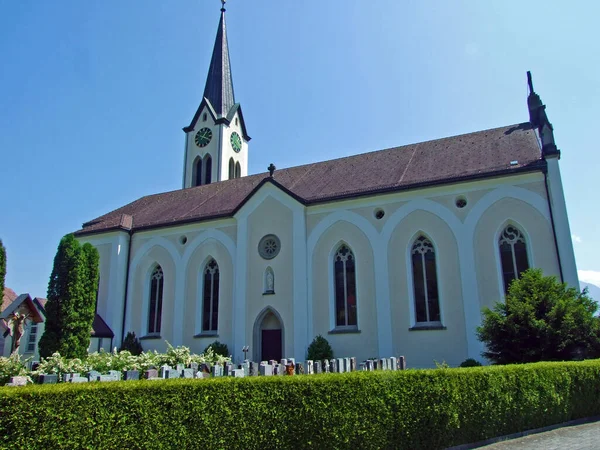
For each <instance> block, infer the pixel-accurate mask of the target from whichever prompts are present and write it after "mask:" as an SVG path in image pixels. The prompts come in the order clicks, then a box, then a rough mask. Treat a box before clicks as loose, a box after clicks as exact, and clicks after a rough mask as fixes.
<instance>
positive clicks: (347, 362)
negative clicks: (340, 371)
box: [344, 358, 352, 372]
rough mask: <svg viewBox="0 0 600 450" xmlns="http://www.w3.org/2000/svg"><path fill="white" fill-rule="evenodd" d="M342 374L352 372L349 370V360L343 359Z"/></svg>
mask: <svg viewBox="0 0 600 450" xmlns="http://www.w3.org/2000/svg"><path fill="white" fill-rule="evenodd" d="M344 372H352V369H351V368H350V358H344Z"/></svg>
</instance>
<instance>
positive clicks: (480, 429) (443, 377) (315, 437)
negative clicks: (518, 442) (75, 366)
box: [0, 361, 600, 449]
mask: <svg viewBox="0 0 600 450" xmlns="http://www.w3.org/2000/svg"><path fill="white" fill-rule="evenodd" d="M0 411H2V414H0V448H56V449H59V448H65V449H67V448H68V449H71V448H103V449H113V448H114V449H117V448H146V447H150V446H153V447H155V448H224V447H232V443H233V447H236V448H244V449H263V448H298V447H302V448H315V449H319V448H339V449H345V448H347V449H351V448H361V449H363V448H364V449H376V448H397V449H414V448H428V449H441V448H447V447H451V446H455V445H461V444H465V443H472V442H478V441H481V440H484V439H488V438H491V437H494V436H500V435H506V434H511V433H517V432H521V431H525V430H528V429H533V428H539V427H544V426H548V425H553V424H557V423H561V422H565V421H568V420H573V419H579V418H584V417H592V416H596V415H599V414H600V361H584V362H567V363H536V364H527V365H513V366H487V367H475V368H471V369H469V370H409V371H395V372H391V371H377V372H353V373H345V374H330V375H323V376H302V377H252V378H243V379H234V378H221V379H214V380H207V381H203V382H199V381H197V380H165V381H156V382H147V381H139V382H138V381H131V382H121V383H89V384H81V385H71V384H59V385H45V386H26V387H23V388H18V389H17V388H0ZM49 424H55V425H54V426H51V425H49ZM232 436H233V439H234V440H233V441H232Z"/></svg>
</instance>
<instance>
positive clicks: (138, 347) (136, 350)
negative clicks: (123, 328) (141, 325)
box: [119, 331, 144, 356]
mask: <svg viewBox="0 0 600 450" xmlns="http://www.w3.org/2000/svg"><path fill="white" fill-rule="evenodd" d="M123 350H127V351H128V352H130V353H131V354H132V355H134V356H138V355H141V354H142V352H143V351H144V349H143V347H142V344H141V342H140V341H139V340H138V338H137V336H136V335H135V332H133V331H129V332H128V333H127V336H125V339H124V340H123V343H122V344H121V348H120V349H119V351H123Z"/></svg>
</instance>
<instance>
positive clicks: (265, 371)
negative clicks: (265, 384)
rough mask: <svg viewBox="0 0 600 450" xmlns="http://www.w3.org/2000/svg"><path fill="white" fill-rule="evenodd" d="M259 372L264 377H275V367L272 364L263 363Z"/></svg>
mask: <svg viewBox="0 0 600 450" xmlns="http://www.w3.org/2000/svg"><path fill="white" fill-rule="evenodd" d="M258 371H259V373H260V374H261V375H262V376H265V377H270V376H271V375H273V366H272V365H271V364H262V363H261V365H260V367H259V370H258Z"/></svg>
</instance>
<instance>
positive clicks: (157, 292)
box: [148, 266, 164, 333]
mask: <svg viewBox="0 0 600 450" xmlns="http://www.w3.org/2000/svg"><path fill="white" fill-rule="evenodd" d="M163 287H164V277H163V271H162V268H161V267H160V266H156V267H155V268H154V271H153V272H152V276H151V277H150V301H149V302H148V303H149V311H148V333H160V323H161V316H162V300H163Z"/></svg>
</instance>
